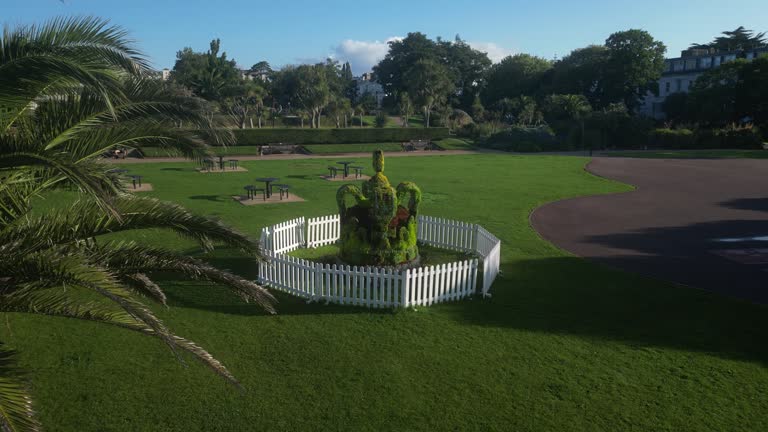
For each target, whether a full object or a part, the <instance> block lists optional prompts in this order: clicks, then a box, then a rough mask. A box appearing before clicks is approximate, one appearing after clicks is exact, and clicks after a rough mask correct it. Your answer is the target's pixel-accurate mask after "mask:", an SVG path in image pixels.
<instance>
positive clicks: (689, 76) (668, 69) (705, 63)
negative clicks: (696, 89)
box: [639, 48, 768, 120]
mask: <svg viewBox="0 0 768 432" xmlns="http://www.w3.org/2000/svg"><path fill="white" fill-rule="evenodd" d="M763 54H768V48H756V49H752V50H748V51H744V52H742V51H739V52H711V51H709V50H706V49H690V50H685V51H683V52H682V55H681V56H680V57H677V58H671V59H666V60H664V72H663V73H662V75H661V79H660V80H659V95H658V96H656V95H654V94H652V93H648V95H647V96H646V97H645V100H644V101H643V105H642V106H641V107H640V110H639V112H640V114H642V115H644V116H647V117H652V118H655V119H657V120H663V119H664V118H665V117H666V116H665V114H664V109H663V108H662V107H663V105H664V101H665V100H666V99H667V96H669V95H671V94H674V93H681V92H682V93H688V92H689V91H690V89H691V86H692V85H693V83H694V82H695V81H696V79H698V78H699V77H700V76H701V75H702V74H703V73H704V72H706V71H707V70H709V69H714V68H716V67H719V66H720V65H721V64H724V63H728V62H731V61H734V60H736V59H737V58H745V59H747V60H752V59H755V58H757V57H759V56H760V55H763Z"/></svg>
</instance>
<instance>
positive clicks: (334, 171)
mask: <svg viewBox="0 0 768 432" xmlns="http://www.w3.org/2000/svg"><path fill="white" fill-rule="evenodd" d="M338 173H339V168H338V167H335V166H329V167H328V174H329V175H330V176H331V178H336V175H337V174H338Z"/></svg>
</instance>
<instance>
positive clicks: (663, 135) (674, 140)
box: [648, 128, 763, 150]
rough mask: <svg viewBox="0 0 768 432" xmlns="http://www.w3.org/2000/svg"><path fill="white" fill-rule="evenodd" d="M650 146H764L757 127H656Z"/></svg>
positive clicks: (745, 147)
mask: <svg viewBox="0 0 768 432" xmlns="http://www.w3.org/2000/svg"><path fill="white" fill-rule="evenodd" d="M648 147H649V148H656V149H681V150H686V149H739V150H753V149H754V150H758V149H762V148H763V143H762V137H761V136H760V131H759V130H758V129H757V128H751V129H747V128H744V129H701V130H698V131H696V132H693V131H691V130H689V129H655V130H653V131H651V133H650V134H649V135H648Z"/></svg>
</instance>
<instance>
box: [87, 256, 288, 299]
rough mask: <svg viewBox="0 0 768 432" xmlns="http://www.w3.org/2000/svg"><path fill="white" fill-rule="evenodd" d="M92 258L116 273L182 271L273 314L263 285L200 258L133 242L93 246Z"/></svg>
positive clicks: (270, 296) (270, 295) (268, 296)
mask: <svg viewBox="0 0 768 432" xmlns="http://www.w3.org/2000/svg"><path fill="white" fill-rule="evenodd" d="M91 250H92V252H91V253H92V254H93V255H92V258H91V259H92V260H93V261H94V262H101V263H104V265H105V266H106V267H107V268H108V269H110V270H111V271H113V272H115V273H117V274H128V275H131V274H134V273H135V272H138V271H145V272H149V271H165V272H176V273H181V274H183V275H185V276H187V277H190V278H193V279H201V280H206V281H210V282H214V283H219V284H221V285H224V286H226V287H229V288H231V289H232V290H234V292H235V293H236V294H237V295H238V296H239V297H240V298H242V299H243V300H244V301H246V302H254V303H256V304H258V305H259V306H260V307H262V308H263V309H264V310H266V311H267V312H269V313H275V309H274V306H273V305H274V303H275V302H276V299H275V298H274V297H273V296H272V294H270V293H269V291H267V290H266V289H265V288H264V287H262V286H260V285H258V284H256V283H254V282H252V281H249V280H247V279H243V278H241V277H239V276H237V275H234V274H232V273H230V272H226V271H223V270H219V269H217V268H216V267H213V266H211V265H208V264H206V263H204V262H203V261H200V260H198V259H195V258H192V257H186V256H182V255H179V254H176V253H173V252H170V251H166V250H162V249H157V248H151V247H147V246H142V245H136V244H133V243H128V244H123V243H113V242H110V243H106V244H103V245H98V246H94V247H93V248H91Z"/></svg>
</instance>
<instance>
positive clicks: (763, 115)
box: [688, 57, 768, 125]
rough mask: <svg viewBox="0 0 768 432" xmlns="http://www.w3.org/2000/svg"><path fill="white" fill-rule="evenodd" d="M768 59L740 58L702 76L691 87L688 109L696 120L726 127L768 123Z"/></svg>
mask: <svg viewBox="0 0 768 432" xmlns="http://www.w3.org/2000/svg"><path fill="white" fill-rule="evenodd" d="M766 92H768V58H765V57H761V58H757V59H755V60H753V61H751V62H750V61H747V60H744V59H738V60H736V61H733V62H729V63H726V64H723V65H721V66H720V67H718V68H714V69H710V70H708V71H706V72H705V73H703V74H702V75H701V76H700V77H699V78H698V79H697V80H696V81H695V82H694V83H693V85H692V86H691V92H690V95H689V100H690V102H689V103H688V110H689V112H690V113H691V115H692V116H694V117H695V118H696V119H697V120H699V121H701V122H704V123H708V124H713V125H723V124H727V123H731V122H742V121H751V122H755V123H760V124H763V123H765V122H768V103H767V102H766V101H765V96H764V95H765V94H767V93H766Z"/></svg>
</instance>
